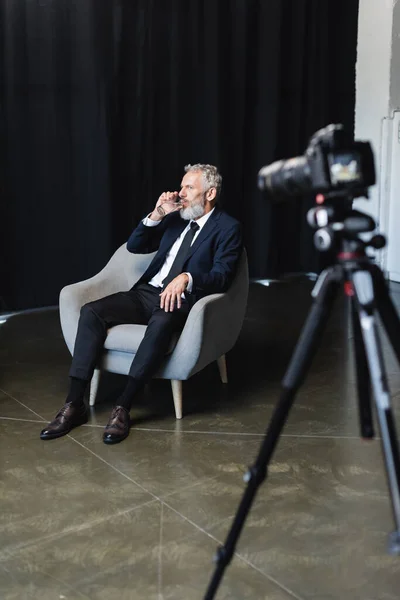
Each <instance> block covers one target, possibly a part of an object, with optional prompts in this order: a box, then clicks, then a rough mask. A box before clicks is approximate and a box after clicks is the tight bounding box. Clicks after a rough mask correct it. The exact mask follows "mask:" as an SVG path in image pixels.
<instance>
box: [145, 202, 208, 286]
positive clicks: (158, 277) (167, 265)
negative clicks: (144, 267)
mask: <svg viewBox="0 0 400 600" xmlns="http://www.w3.org/2000/svg"><path fill="white" fill-rule="evenodd" d="M214 208H215V207H214ZM214 208H213V209H212V210H210V212H209V213H207V214H205V215H203V216H202V217H200V218H199V219H197V220H196V221H195V222H196V223H197V225H198V226H199V229H198V230H197V231H196V233H195V235H194V238H193V241H192V243H191V246H192V245H193V244H194V242H195V240H196V238H197V236H198V235H199V233H200V231H201V230H202V229H203V227H204V225H205V224H206V223H207V221H208V219H209V218H210V216H211V214H212V212H213V210H214ZM160 223H161V221H153V220H152V219H150V217H145V218H144V219H143V225H146V227H156V226H157V225H159V224H160ZM190 223H192V221H191V220H190V221H188V224H187V227H185V229H184V230H183V231H182V233H181V235H180V236H179V237H178V238H177V239H176V241H175V242H174V243H173V244H172V246H171V249H170V251H169V252H168V254H167V256H166V257H165V261H164V264H163V266H162V267H161V269H160V270H159V271H158V273H156V274H155V275H154V277H153V278H152V279H151V280H150V281H149V283H150V285H154V286H155V287H160V288H161V287H162V282H163V281H164V279H165V278H166V276H167V275H168V273H169V271H170V269H171V267H172V263H173V262H174V260H175V256H176V255H177V253H178V250H179V248H180V246H181V244H182V242H183V238H184V237H185V235H186V233H187V232H188V231H189V228H190ZM186 275H187V276H188V277H189V283H188V285H187V288H186V290H187V291H188V292H189V294H190V293H191V292H192V288H193V278H192V276H191V274H190V273H186ZM182 296H183V294H182Z"/></svg>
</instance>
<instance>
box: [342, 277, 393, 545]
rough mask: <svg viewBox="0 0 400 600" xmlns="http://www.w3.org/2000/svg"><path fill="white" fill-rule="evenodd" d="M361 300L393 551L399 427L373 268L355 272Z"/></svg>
mask: <svg viewBox="0 0 400 600" xmlns="http://www.w3.org/2000/svg"><path fill="white" fill-rule="evenodd" d="M351 278H352V281H353V286H354V291H355V294H356V299H357V303H358V312H359V320H360V325H361V331H362V335H363V339H364V344H365V351H366V354H367V360H368V365H369V372H370V375H371V383H372V388H373V390H374V396H375V402H376V408H377V415H378V421H379V428H380V431H381V436H382V448H383V454H384V457H385V465H386V472H387V478H388V483H389V489H390V495H391V500H392V509H393V516H394V521H395V525H396V530H395V531H394V532H393V533H392V534H391V535H390V537H389V552H390V553H391V554H400V455H399V446H398V441H397V435H396V427H395V422H394V418H393V413H392V409H391V406H390V395H389V387H388V382H387V377H386V371H385V365H384V361H383V354H382V347H381V343H380V339H379V335H378V330H377V325H376V321H375V315H374V313H375V301H374V288H373V280H372V276H371V273H370V272H369V271H356V272H354V273H353V274H352V276H351Z"/></svg>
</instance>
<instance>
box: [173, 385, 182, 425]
mask: <svg viewBox="0 0 400 600" xmlns="http://www.w3.org/2000/svg"><path fill="white" fill-rule="evenodd" d="M171 387H172V396H173V398H174V406H175V415H176V418H177V419H182V381H181V380H180V379H171Z"/></svg>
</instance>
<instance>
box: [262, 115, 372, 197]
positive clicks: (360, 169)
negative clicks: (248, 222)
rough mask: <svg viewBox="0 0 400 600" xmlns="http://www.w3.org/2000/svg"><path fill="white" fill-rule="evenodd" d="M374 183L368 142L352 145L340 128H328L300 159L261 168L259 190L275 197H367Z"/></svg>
mask: <svg viewBox="0 0 400 600" xmlns="http://www.w3.org/2000/svg"><path fill="white" fill-rule="evenodd" d="M374 183H375V167H374V157H373V152H372V148H371V145H370V144H369V142H359V141H354V140H353V138H352V136H350V135H349V134H348V133H346V131H345V130H344V128H343V125H340V124H339V125H333V124H332V125H328V126H327V127H324V128H323V129H320V130H319V131H317V132H316V133H314V135H313V136H312V137H311V139H310V142H309V145H308V147H307V149H306V151H305V153H304V155H303V156H298V157H295V158H289V159H287V160H279V161H277V162H274V163H272V164H270V165H267V166H265V167H262V169H260V171H259V173H258V187H259V189H261V190H268V191H270V192H271V193H272V194H273V195H275V196H278V197H279V196H296V195H301V194H307V193H310V192H322V193H324V194H327V195H329V196H330V197H334V196H351V197H353V198H356V197H358V196H368V187H369V186H371V185H373V184H374Z"/></svg>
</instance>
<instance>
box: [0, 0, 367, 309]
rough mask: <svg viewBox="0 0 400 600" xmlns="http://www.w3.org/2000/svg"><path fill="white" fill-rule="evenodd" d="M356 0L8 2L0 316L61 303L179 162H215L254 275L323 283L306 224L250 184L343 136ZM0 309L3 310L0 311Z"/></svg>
mask: <svg viewBox="0 0 400 600" xmlns="http://www.w3.org/2000/svg"><path fill="white" fill-rule="evenodd" d="M357 12H358V1H357V0H336V1H335V2H331V1H327V2H321V1H320V0H268V1H266V0H218V1H215V0H163V1H160V0H80V1H79V2H73V1H72V0H58V1H57V2H55V1H54V0H12V1H11V0H5V1H4V2H3V3H2V4H1V5H0V35H1V49H0V51H1V55H0V61H1V63H0V70H1V73H0V83H1V89H0V110H1V121H0V127H1V130H0V132H1V134H2V135H1V142H0V152H1V154H0V157H1V159H2V160H1V166H0V190H1V193H2V202H1V207H0V217H1V222H0V234H1V241H0V243H1V256H2V261H1V282H0V302H2V304H3V306H6V307H7V309H9V310H13V309H21V308H33V307H39V306H47V305H53V304H56V303H57V301H58V294H59V291H60V289H61V288H62V287H63V286H64V285H67V284H68V283H71V282H73V281H78V280H81V279H85V278H87V277H90V276H91V275H93V274H94V273H96V272H97V271H98V270H100V268H101V267H102V266H103V265H104V264H105V262H106V261H107V259H108V258H109V257H110V255H111V253H112V252H113V251H114V250H115V248H116V247H117V246H119V245H120V244H121V243H123V242H124V240H126V239H127V237H128V236H129V234H130V231H131V230H132V228H133V227H134V226H135V225H136V224H137V222H138V221H139V219H140V218H142V217H143V215H144V214H146V213H147V212H149V211H150V210H151V208H152V207H153V205H154V203H155V202H156V200H157V198H158V196H159V194H160V193H161V192H162V191H164V190H171V189H178V188H179V184H180V180H181V177H182V173H183V166H184V165H185V164H187V163H195V162H209V163H214V164H217V165H218V166H219V167H220V169H221V172H222V174H223V178H224V183H223V194H222V199H221V200H222V203H223V206H224V208H225V209H226V210H227V211H228V212H230V213H231V214H232V215H234V216H235V217H237V218H239V219H240V220H241V221H242V222H243V225H244V232H245V243H246V246H247V250H248V254H249V262H250V274H251V276H252V277H260V278H264V277H279V276H281V275H283V274H284V273H287V272H295V271H310V270H318V269H319V268H320V266H321V257H319V256H317V252H316V250H314V248H313V244H312V234H313V232H312V231H311V230H310V229H309V227H308V225H307V224H306V220H305V214H306V210H307V208H308V207H309V206H310V205H311V204H312V198H302V199H300V198H299V199H292V200H290V201H288V202H287V203H285V204H283V205H279V206H278V205H274V204H272V203H271V202H270V201H269V199H268V198H267V197H265V196H263V195H262V194H261V192H259V191H258V189H257V172H258V170H259V169H260V168H261V167H262V166H263V165H266V164H269V163H270V162H272V161H273V160H275V159H278V158H288V157H290V156H295V155H299V154H302V153H303V152H304V150H305V147H306V145H307V142H308V139H309V137H310V136H311V135H312V134H313V133H314V132H315V131H316V130H317V129H319V128H320V127H323V126H324V125H327V124H328V123H330V122H342V123H344V124H345V126H346V127H347V128H349V129H350V130H352V128H353V118H354V117H353V113H354V96H355V60H356V42H357ZM0 306H1V304H0Z"/></svg>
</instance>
